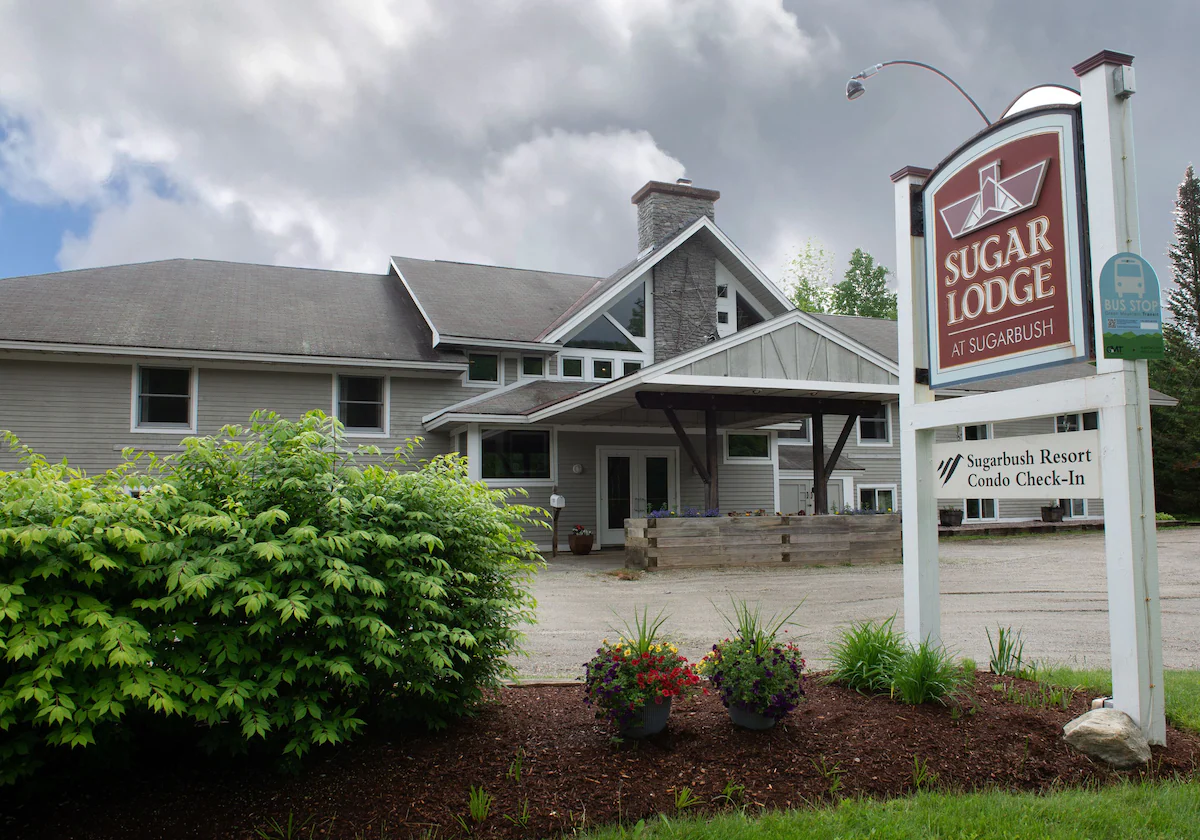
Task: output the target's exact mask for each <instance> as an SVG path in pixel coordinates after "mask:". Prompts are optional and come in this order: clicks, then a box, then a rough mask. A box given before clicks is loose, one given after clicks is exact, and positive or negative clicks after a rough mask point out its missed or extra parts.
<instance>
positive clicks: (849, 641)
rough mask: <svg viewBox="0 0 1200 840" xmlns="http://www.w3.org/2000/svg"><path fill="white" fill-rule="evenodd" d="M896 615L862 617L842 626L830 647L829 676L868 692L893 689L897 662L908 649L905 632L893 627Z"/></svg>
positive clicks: (836, 680) (833, 679) (882, 692)
mask: <svg viewBox="0 0 1200 840" xmlns="http://www.w3.org/2000/svg"><path fill="white" fill-rule="evenodd" d="M895 620H896V616H894V615H893V616H892V617H890V618H887V619H884V620H883V621H860V622H856V623H854V624H851V625H850V626H849V627H847V628H845V629H843V630H842V631H841V633H840V635H839V637H838V639H837V641H835V642H834V643H833V645H832V647H831V648H830V653H831V654H832V657H833V672H832V673H831V674H830V675H829V679H830V680H832V681H834V682H839V683H841V684H842V685H845V686H847V687H849V688H853V689H854V690H855V691H861V692H863V693H865V694H884V693H887V692H889V691H891V687H892V675H893V673H894V670H895V663H896V661H897V660H898V659H900V658H901V657H903V656H904V655H905V653H906V650H907V645H906V643H905V641H904V636H903V635H901V634H900V633H899V632H898V631H896V630H894V629H892V624H893V623H894V622H895Z"/></svg>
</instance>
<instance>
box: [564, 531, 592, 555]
mask: <svg viewBox="0 0 1200 840" xmlns="http://www.w3.org/2000/svg"><path fill="white" fill-rule="evenodd" d="M595 540H596V537H595V536H594V535H592V534H588V535H587V536H580V535H577V534H569V535H567V545H569V546H571V553H572V554H591V553H592V543H593V542H595Z"/></svg>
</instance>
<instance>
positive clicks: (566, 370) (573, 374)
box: [562, 359, 583, 379]
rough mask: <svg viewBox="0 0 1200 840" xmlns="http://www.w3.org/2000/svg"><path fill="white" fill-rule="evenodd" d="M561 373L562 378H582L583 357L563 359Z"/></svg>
mask: <svg viewBox="0 0 1200 840" xmlns="http://www.w3.org/2000/svg"><path fill="white" fill-rule="evenodd" d="M562 375H563V378H564V379H583V359H563V360H562Z"/></svg>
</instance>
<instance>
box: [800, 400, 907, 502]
mask: <svg viewBox="0 0 1200 840" xmlns="http://www.w3.org/2000/svg"><path fill="white" fill-rule="evenodd" d="M845 423H846V418H845V417H842V416H838V415H827V416H826V417H825V423H824V429H825V447H826V448H827V449H833V447H834V446H835V445H836V444H837V440H838V437H839V436H840V435H841V433H842V428H843V426H844V425H845ZM891 435H892V436H891V442H890V444H888V445H882V444H873V443H867V444H860V443H859V442H858V430H857V429H853V430H851V432H850V436H849V437H848V438H847V439H846V445H845V447H843V448H842V457H845V458H848V459H849V460H851V461H854V462H856V463H857V464H858V465H859V466H862V467H863V468H864V469H862V470H846V471H844V472H843V471H842V470H838V469H835V470H834V472H835V474H836V477H838V478H841V477H843V476H845V477H847V478H849V479H850V481H851V482H853V489H852V492H848V493H847V494H846V498H845V500H844V501H845V504H846V505H847V506H852V507H858V506H859V504H858V488H859V487H861V486H876V487H878V486H887V487H895V491H896V496H895V499H896V506H897V507H896V509H897V510H900V509H901V508H902V507H903V501H902V499H901V497H900V411H899V407H898V406H897V405H896V404H895V403H893V404H892V406H891ZM792 445H795V444H789V443H785V442H783V441H781V442H780V443H779V447H780V448H781V449H782V448H783V447H785V446H792ZM801 445H804V444H801ZM800 474H801V475H808V476H811V471H808V472H801V473H800ZM847 490H851V488H847Z"/></svg>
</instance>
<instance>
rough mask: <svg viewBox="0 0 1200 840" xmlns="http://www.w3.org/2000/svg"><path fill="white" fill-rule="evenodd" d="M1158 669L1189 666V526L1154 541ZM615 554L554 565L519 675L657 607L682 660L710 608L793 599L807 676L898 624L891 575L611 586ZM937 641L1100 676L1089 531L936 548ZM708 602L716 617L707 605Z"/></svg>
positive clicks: (702, 635)
mask: <svg viewBox="0 0 1200 840" xmlns="http://www.w3.org/2000/svg"><path fill="white" fill-rule="evenodd" d="M1158 542H1159V576H1160V578H1161V591H1162V612H1163V647H1164V655H1163V660H1164V663H1165V665H1166V667H1168V668H1200V529H1198V528H1188V529H1179V530H1170V531H1167V530H1164V531H1160V532H1159V536H1158ZM623 559H624V555H622V554H620V553H604V554H598V555H592V556H591V557H588V558H576V557H572V556H570V555H568V556H566V557H561V556H560V557H559V558H558V559H557V560H555V561H553V562H552V563H551V564H550V565H549V567H548V568H546V569H545V570H543V571H542V572H541V573H540V574H539V576H538V579H537V582H536V584H535V587H534V591H535V594H536V596H537V599H538V619H539V623H538V624H537V625H536V626H533V627H531V628H528V631H529V641H528V644H527V649H528V651H529V653H530V655H529V656H528V657H521V658H518V659H516V660H514V664H515V665H516V666H517V668H518V669H519V671H520V672H521V673H522V674H525V675H529V676H542V677H573V676H575V675H577V674H581V673H582V670H583V663H584V662H585V661H586V660H587V659H589V658H590V657H591V656H592V654H593V653H594V652H595V648H596V646H597V645H598V643H599V642H600V640H601V639H602V638H604V637H612V636H614V635H615V633H614V632H613V631H612V630H611V629H610V628H612V627H613V626H619V619H618V618H617V616H615V615H614V611H616V613H617V614H618V615H619V616H620V617H621V618H627V619H628V618H631V617H632V615H633V611H634V610H635V609H640V608H641V607H642V606H649V607H650V613H651V615H653V614H654V613H656V612H657V611H658V610H659V609H660V608H663V609H665V611H666V613H667V614H668V615H669V616H670V619H669V620H668V622H667V625H666V627H667V629H668V630H669V631H670V634H671V636H672V637H673V638H674V640H675V641H676V642H677V643H679V645H680V647H681V648H682V650H683V652H684V653H685V654H686V655H687V656H688V657H689V658H693V657H698V656H701V655H702V654H703V653H704V651H705V650H707V649H708V648H709V647H710V646H711V645H712V643H713V642H714V641H716V640H717V639H718V638H722V637H724V636H725V635H726V630H725V625H724V623H723V621H722V619H721V617H720V615H719V614H718V613H717V609H716V608H720V609H721V610H722V611H724V612H726V613H728V612H729V611H730V610H729V604H730V601H729V599H730V597H731V596H733V597H736V598H744V599H747V600H749V601H761V602H762V604H763V608H764V611H765V612H773V611H778V610H790V609H791V608H792V607H793V606H795V605H796V604H797V603H799V602H800V601H801V600H803V601H804V605H803V606H802V607H801V608H800V610H799V611H798V612H797V613H796V616H795V618H794V619H793V620H794V621H797V622H799V623H800V624H802V625H803V627H800V628H792V631H791V633H792V634H799V635H801V639H800V645H801V648H802V649H803V650H804V652H805V654H806V656H807V657H808V659H809V662H810V665H816V666H817V667H821V666H822V660H824V659H825V658H826V657H827V655H828V650H829V644H830V642H831V640H833V639H834V638H835V636H836V630H837V628H838V627H839V626H841V625H844V624H846V623H848V622H850V621H854V620H858V619H867V618H882V617H886V616H889V615H891V614H893V613H897V614H898V617H897V620H896V623H897V626H898V627H902V626H903V583H902V578H901V566H900V565H898V564H897V565H888V566H868V567H844V566H841V567H831V568H809V569H804V568H795V569H781V568H771V569H738V570H704V571H682V570H681V571H666V572H656V573H651V574H647V575H644V576H643V577H642V578H641V579H640V580H636V581H622V580H618V579H617V578H615V577H613V576H611V575H610V574H607V572H611V571H614V570H616V569H619V568H620V567H621V565H622V563H623ZM941 585H942V634H943V638H944V639H945V641H946V643H947V645H948V646H949V647H950V648H951V649H952V650H954V651H955V652H956V653H957V654H958V655H960V656H970V657H972V658H974V659H975V660H976V661H977V662H978V663H979V664H980V666H981V667H986V665H987V659H988V652H989V648H988V641H987V636H986V635H985V632H984V631H985V628H991V629H992V634H993V636H994V635H995V628H996V627H997V626H1009V625H1011V626H1012V627H1013V628H1014V629H1016V628H1020V629H1021V630H1022V631H1023V632H1024V637H1025V640H1026V645H1025V652H1026V657H1027V658H1028V657H1035V658H1038V659H1044V660H1048V661H1051V662H1056V663H1064V664H1072V665H1076V666H1078V667H1093V666H1094V667H1107V666H1108V661H1109V648H1108V596H1107V588H1106V584H1105V566H1104V535H1103V534H1101V533H1094V534H1093V533H1087V534H1058V535H1052V536H1051V535H1047V536H1021V537H1009V538H1002V539H982V540H943V541H942V543H941ZM714 605H715V607H714Z"/></svg>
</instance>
